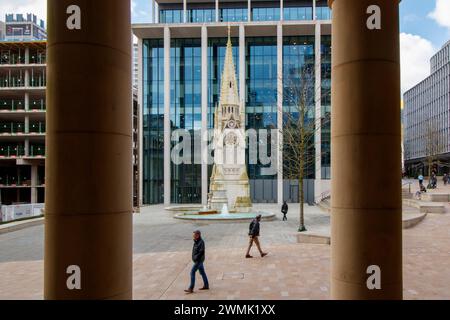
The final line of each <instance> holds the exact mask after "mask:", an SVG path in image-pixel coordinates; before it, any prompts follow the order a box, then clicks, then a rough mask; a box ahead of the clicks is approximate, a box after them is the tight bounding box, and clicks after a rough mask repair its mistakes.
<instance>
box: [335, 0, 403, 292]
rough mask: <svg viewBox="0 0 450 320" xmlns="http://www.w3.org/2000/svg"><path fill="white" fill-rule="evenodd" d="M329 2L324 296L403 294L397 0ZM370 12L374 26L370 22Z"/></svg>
mask: <svg viewBox="0 0 450 320" xmlns="http://www.w3.org/2000/svg"><path fill="white" fill-rule="evenodd" d="M329 4H330V5H331V7H332V10H333V31H332V50H333V51H332V121H331V125H332V129H331V130H332V133H331V136H332V143H331V146H332V147H331V148H332V151H331V152H332V156H331V159H332V165H331V167H332V195H331V206H332V213H331V297H332V298H333V299H402V200H401V180H400V179H401V159H400V156H401V151H400V65H399V22H398V16H399V11H398V5H399V3H398V1H391V0H330V1H329ZM373 6H377V7H378V8H379V9H380V11H379V14H378V15H377V14H375V16H374V15H373V14H374V13H375V12H377V11H378V9H377V8H375V11H374V7H373ZM377 16H378V17H381V20H380V22H381V24H380V29H378V28H374V20H371V19H369V18H374V17H375V18H376V17H377ZM368 19H369V24H368ZM375 21H376V20H375ZM375 26H376V25H375ZM369 27H370V28H369ZM377 267H379V272H377V271H373V270H376V268H377ZM376 276H380V278H379V279H380V282H379V284H380V288H379V289H377V288H374V287H373V286H374V285H375V284H376V283H377V281H376V279H375V278H376ZM374 277H375V278H374ZM368 284H369V286H368ZM369 287H370V288H373V289H369Z"/></svg>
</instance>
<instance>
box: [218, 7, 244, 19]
mask: <svg viewBox="0 0 450 320" xmlns="http://www.w3.org/2000/svg"><path fill="white" fill-rule="evenodd" d="M247 16H248V9H247V8H223V9H220V21H225V22H238V21H247V20H248V17H247Z"/></svg>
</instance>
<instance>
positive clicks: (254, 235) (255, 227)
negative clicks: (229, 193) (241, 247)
mask: <svg viewBox="0 0 450 320" xmlns="http://www.w3.org/2000/svg"><path fill="white" fill-rule="evenodd" d="M260 221H261V215H258V216H257V217H256V218H255V219H254V220H253V221H252V222H251V223H250V228H249V232H248V235H249V237H250V239H249V243H248V249H247V254H246V255H245V257H246V258H253V257H252V256H251V255H250V249H251V248H252V246H253V243H255V244H256V247H257V248H258V251H259V253H260V254H261V257H262V258H263V257H265V256H267V253H264V252H263V251H262V250H261V245H260V244H259V222H260Z"/></svg>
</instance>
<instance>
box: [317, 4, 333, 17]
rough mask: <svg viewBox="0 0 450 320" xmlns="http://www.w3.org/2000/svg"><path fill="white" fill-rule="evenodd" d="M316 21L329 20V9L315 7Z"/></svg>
mask: <svg viewBox="0 0 450 320" xmlns="http://www.w3.org/2000/svg"><path fill="white" fill-rule="evenodd" d="M316 16H317V20H331V9H330V8H329V7H328V6H323V7H316Z"/></svg>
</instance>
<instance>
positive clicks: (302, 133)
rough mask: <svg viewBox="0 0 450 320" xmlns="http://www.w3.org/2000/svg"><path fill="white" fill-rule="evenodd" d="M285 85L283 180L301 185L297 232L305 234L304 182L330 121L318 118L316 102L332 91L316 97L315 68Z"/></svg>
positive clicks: (306, 69)
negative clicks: (319, 135) (319, 138)
mask: <svg viewBox="0 0 450 320" xmlns="http://www.w3.org/2000/svg"><path fill="white" fill-rule="evenodd" d="M322 76H323V74H322ZM285 83H286V85H285V87H284V92H283V98H284V103H283V104H284V110H283V127H282V128H280V129H279V130H280V135H281V139H282V142H281V143H280V146H279V148H280V150H281V151H282V152H283V176H284V177H285V178H288V179H290V180H296V181H297V182H298V199H299V207H300V209H299V218H300V223H299V228H298V231H299V232H303V231H306V227H305V219H304V188H303V182H304V180H305V178H306V177H307V175H308V171H309V170H310V169H311V168H313V167H314V164H315V161H316V160H315V159H316V152H315V149H316V148H315V144H316V142H315V136H316V134H317V132H318V131H319V130H320V129H321V128H323V127H324V126H325V125H326V124H328V123H329V121H330V114H329V112H327V113H324V114H322V115H321V117H318V118H316V106H315V99H316V97H317V98H319V99H321V98H322V97H323V96H329V95H330V91H329V90H324V92H322V94H321V95H317V94H316V90H315V75H314V65H312V64H306V65H304V66H302V67H301V69H300V70H299V71H298V72H296V73H294V74H290V75H289V77H288V79H285Z"/></svg>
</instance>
